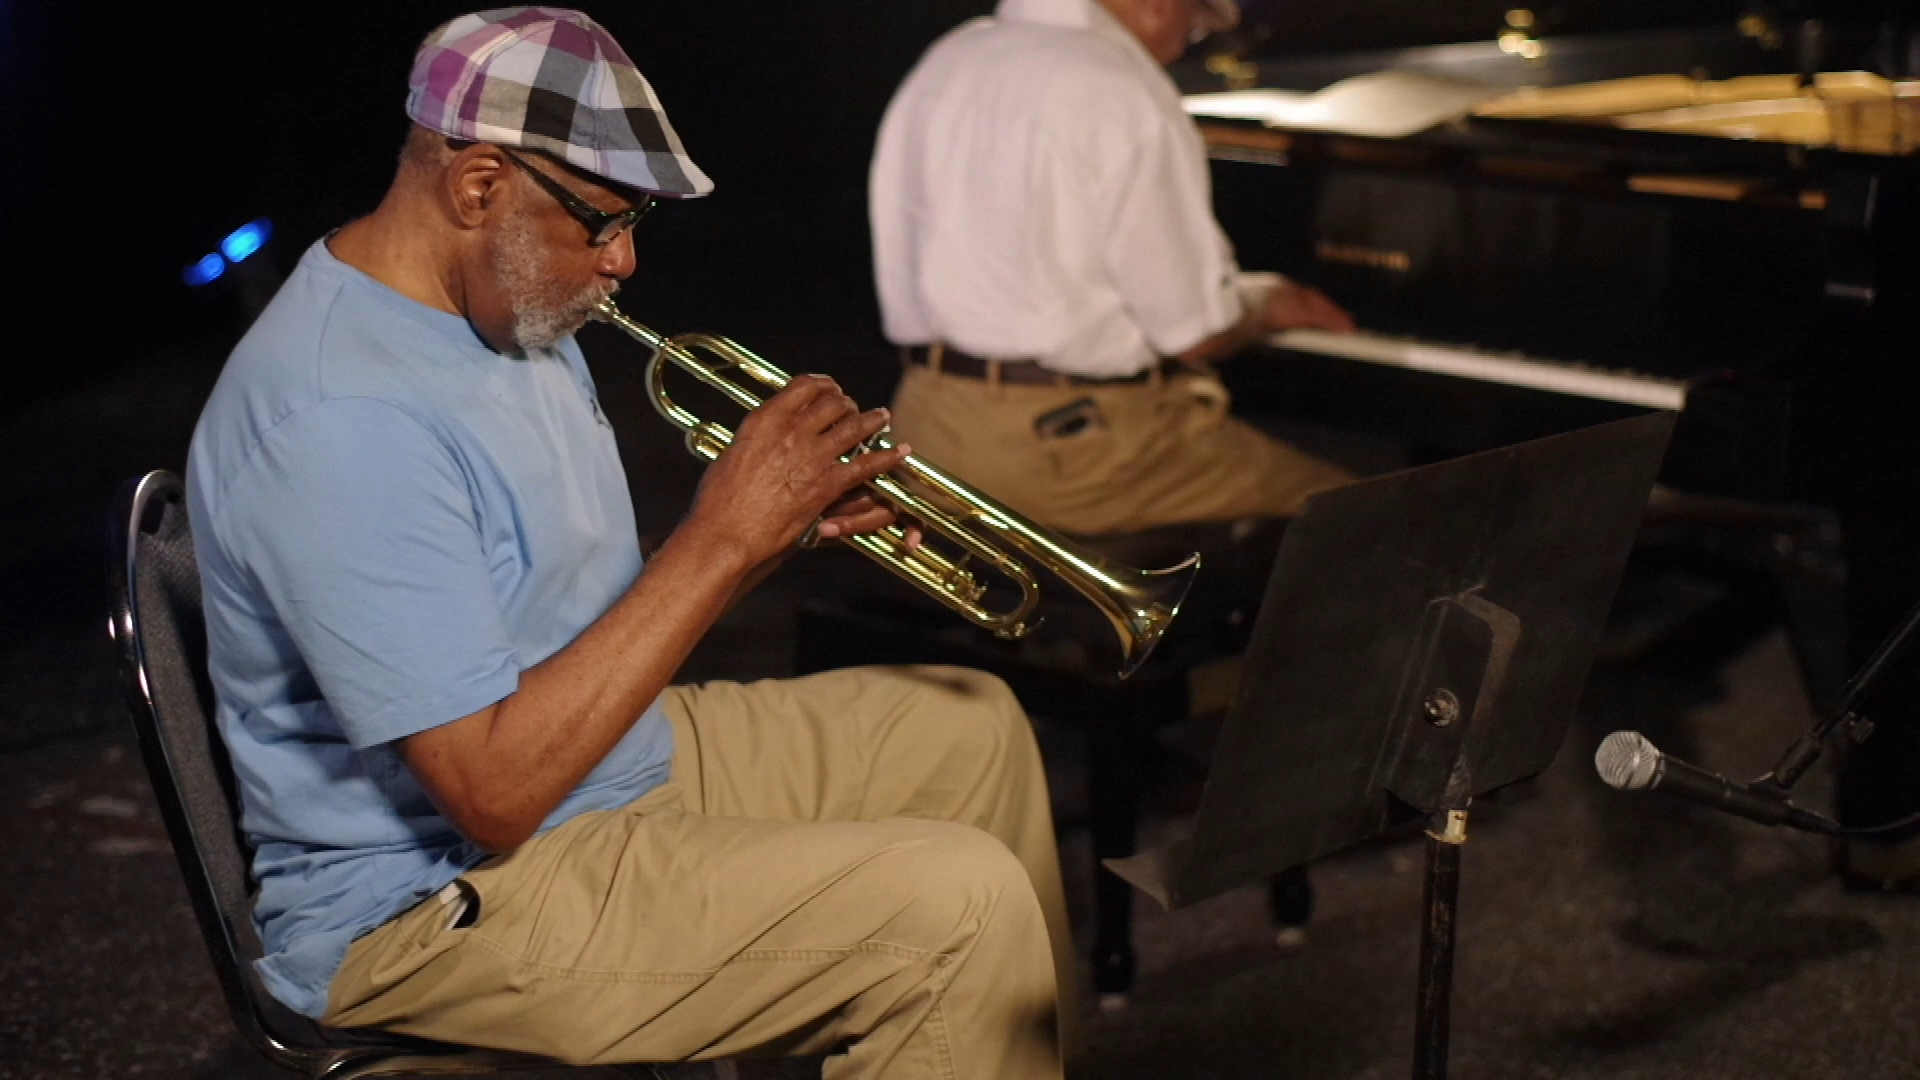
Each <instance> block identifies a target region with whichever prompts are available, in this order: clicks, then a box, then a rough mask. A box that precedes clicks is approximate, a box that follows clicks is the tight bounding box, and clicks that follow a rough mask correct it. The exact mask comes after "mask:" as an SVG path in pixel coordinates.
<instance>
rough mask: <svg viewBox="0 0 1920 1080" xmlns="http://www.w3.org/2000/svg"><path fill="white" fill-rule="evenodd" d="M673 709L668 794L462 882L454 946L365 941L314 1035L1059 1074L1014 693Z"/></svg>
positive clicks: (704, 703) (577, 1057) (992, 1076)
mask: <svg viewBox="0 0 1920 1080" xmlns="http://www.w3.org/2000/svg"><path fill="white" fill-rule="evenodd" d="M663 704H664V705H665V706H666V709H667V712H668V714H669V715H670V717H671V718H672V721H673V728H674V738H675V752H674V761H673V774H672V779H671V780H670V781H669V782H668V783H667V784H666V785H664V786H663V787H661V788H658V789H656V790H655V791H653V792H650V793H649V794H647V795H646V796H644V797H643V798H641V799H639V800H637V801H635V802H634V803H633V804H631V805H629V806H627V807H624V808H621V809H618V810H611V811H604V812H598V813H591V814H583V815H581V816H580V817H578V818H575V819H574V820H572V821H569V822H568V823H567V824H565V825H562V826H561V827H559V828H557V829H554V830H553V831H551V832H549V833H546V834H544V835H542V836H539V837H537V838H535V839H533V840H531V841H529V842H527V843H526V844H524V845H522V846H521V847H520V848H519V849H518V850H516V851H514V852H512V853H511V854H508V855H505V856H501V857H498V858H495V859H492V860H489V861H488V862H486V863H483V864H482V865H480V866H478V867H476V868H475V869H473V870H472V871H470V872H468V873H467V874H466V875H465V876H464V877H463V878H462V881H463V882H465V883H466V885H468V886H470V887H471V889H472V892H473V893H474V894H477V897H478V902H479V917H478V919H477V921H475V922H474V923H473V924H472V925H471V926H470V927H466V928H451V927H450V926H449V922H450V920H449V918H448V915H447V909H446V908H443V907H442V905H440V904H437V903H433V902H428V903H425V904H422V905H420V906H418V907H416V908H414V909H413V910H412V911H410V912H407V913H405V914H403V915H401V916H399V917H397V918H395V919H393V920H392V921H390V922H388V923H387V924H385V925H384V926H382V927H381V928H379V929H378V930H376V931H374V932H373V933H372V934H370V935H368V936H366V937H364V938H361V939H360V940H359V941H357V942H355V943H354V945H353V947H352V949H351V950H350V951H349V952H348V954H347V960H346V964H345V965H344V966H343V967H342V968H341V970H340V973H339V975H338V976H337V977H336V978H335V979H334V982H333V987H332V996H331V1001H330V1005H329V1010H328V1014H327V1016H326V1018H325V1020H326V1022H327V1023H329V1024H334V1025H338V1026H377V1027H382V1028H386V1029H388V1030H392V1031H398V1032H403V1033H406V1034H412V1035H419V1036H424V1037H428V1038H435V1039H443V1040H447V1041H451V1042H459V1043H465V1044H470V1045H482V1046H492V1047H498V1048H502V1049H509V1050H519V1051H524V1052H529V1053H535V1054H543V1055H547V1056H549V1057H555V1058H559V1059H562V1060H565V1061H569V1062H577V1063H593V1064H607V1063H618V1062H635V1061H678V1060H685V1059H695V1058H712V1057H722V1056H730V1055H743V1054H761V1055H772V1054H815V1053H829V1052H832V1051H835V1050H836V1049H840V1048H845V1049H846V1052H845V1053H844V1054H835V1055H834V1056H833V1057H830V1058H828V1059H827V1066H826V1077H827V1078H828V1080H840V1078H852V1077H889V1078H893V1077H903V1078H904V1077H912V1078H922V1077H924V1078H927V1080H1023V1078H1047V1077H1057V1076H1058V1075H1059V1073H1060V1036H1059V1035H1058V1034H1057V1033H1056V1012H1057V1011H1058V1012H1059V1014H1060V1018H1061V1019H1065V1020H1067V1021H1069V1022H1072V1021H1074V1020H1076V1019H1077V1016H1076V1014H1075V1012H1074V1010H1075V1007H1076V1003H1075V998H1074V995H1073V994H1072V993H1071V991H1070V989H1068V991H1067V992H1065V993H1062V992H1061V988H1060V987H1056V983H1055V976H1054V973H1055V970H1056V967H1057V968H1058V969H1059V970H1060V971H1061V972H1063V973H1065V974H1064V975H1063V977H1062V979H1061V980H1060V982H1061V984H1062V987H1067V988H1070V987H1071V974H1072V972H1073V971H1074V970H1075V969H1074V966H1073V963H1072V946H1071V935H1070V934H1069V932H1068V927H1067V921H1066V907H1065V902H1064V899H1063V896H1062V892H1061V884H1060V868H1059V859H1058V854H1057V849H1056V847H1055V841H1054V836H1053V822H1052V816H1051V811H1050V810H1049V806H1048V800H1047V788H1046V779H1045V775H1044V773H1043V772H1042V770H1041V765H1040V758H1039V753H1038V751H1037V749H1036V747H1035V745H1034V741H1033V735H1032V732H1031V730H1030V728H1029V726H1028V723H1027V719H1026V716H1025V714H1024V713H1022V711H1021V709H1020V706H1019V704H1018V703H1017V702H1016V701H1015V700H1014V698H1013V695H1012V694H1011V693H1010V692H1009V691H1008V690H1007V688H1006V686H1005V685H1004V684H1003V683H1001V682H1000V681H999V680H998V679H995V678H994V677H992V676H989V675H984V674H981V673H979V672H974V671H967V670H963V669H958V668H935V667H919V668H864V669H855V670H851V671H838V672H828V673H825V674H821V675H815V676H810V677H807V678H802V679H792V680H784V681H768V682H759V683H753V684H751V685H741V684H738V683H710V684H706V685H703V686H697V687H674V688H671V689H670V690H669V691H668V692H667V694H666V697H665V698H664V701H663ZM1056 1002H1062V1003H1064V1006H1065V1007H1064V1008H1063V1009H1058V1010H1057V1008H1056ZM1066 1037H1068V1038H1072V1037H1073V1035H1072V1033H1071V1032H1070V1031H1069V1032H1068V1033H1067V1036H1066Z"/></svg>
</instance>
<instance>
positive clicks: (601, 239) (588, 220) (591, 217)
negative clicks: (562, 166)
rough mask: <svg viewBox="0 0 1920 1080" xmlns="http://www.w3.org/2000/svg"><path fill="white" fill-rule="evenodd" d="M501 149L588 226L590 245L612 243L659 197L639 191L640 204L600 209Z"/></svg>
mask: <svg viewBox="0 0 1920 1080" xmlns="http://www.w3.org/2000/svg"><path fill="white" fill-rule="evenodd" d="M500 152H501V153H502V154H504V155H506V158H507V160H508V161H511V162H513V163H514V164H515V165H518V166H520V168H521V169H522V170H523V171H525V172H526V174H527V175H528V176H531V177H533V182H534V183H536V184H539V185H540V187H541V189H542V190H544V191H545V192H546V193H547V194H549V195H551V196H553V198H554V201H555V202H558V203H559V204H560V205H561V206H563V207H565V208H566V211H567V213H569V214H572V215H573V217H574V220H576V221H578V222H579V223H580V224H582V225H585V226H586V227H587V243H588V244H589V245H590V246H592V247H601V246H604V245H606V244H611V243H613V242H614V241H615V240H616V239H618V238H619V236H620V234H621V233H623V232H626V231H627V230H628V229H631V228H633V226H634V225H635V223H637V222H638V221H639V220H640V219H641V218H643V217H645V216H647V211H649V210H651V209H653V204H654V203H655V202H657V201H658V200H656V199H655V198H654V197H653V196H652V195H649V194H647V193H645V192H642V193H641V195H640V204H639V205H638V206H635V207H634V208H633V209H631V210H621V211H618V212H610V211H606V210H602V209H600V208H599V207H597V206H595V205H593V204H592V203H590V202H588V201H587V200H585V199H583V198H581V197H580V196H578V195H576V194H574V193H573V192H572V191H569V190H567V187H566V185H564V184H562V183H560V181H558V180H555V179H554V178H553V177H551V176H548V175H547V174H546V173H543V172H541V171H540V170H539V169H536V168H534V167H533V166H531V165H529V164H527V163H526V162H525V161H522V160H521V159H520V155H518V154H516V153H514V152H513V151H511V150H509V149H507V148H506V147H504V146H502V147H501V148H500Z"/></svg>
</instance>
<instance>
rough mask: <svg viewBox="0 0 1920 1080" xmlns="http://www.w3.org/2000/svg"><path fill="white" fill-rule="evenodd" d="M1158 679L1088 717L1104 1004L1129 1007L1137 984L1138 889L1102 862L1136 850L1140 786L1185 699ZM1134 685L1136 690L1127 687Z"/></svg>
mask: <svg viewBox="0 0 1920 1080" xmlns="http://www.w3.org/2000/svg"><path fill="white" fill-rule="evenodd" d="M1154 689H1155V687H1153V686H1152V685H1151V684H1149V685H1146V686H1139V687H1127V686H1125V685H1124V684H1123V686H1122V687H1121V688H1119V689H1117V690H1116V691H1115V692H1114V693H1112V694H1111V695H1110V701H1111V703H1112V705H1113V706H1114V707H1113V708H1111V709H1109V710H1105V715H1101V716H1089V717H1087V724H1086V731H1087V788H1088V790H1087V803H1088V810H1089V812H1090V814H1091V816H1092V819H1093V859H1094V870H1093V888H1094V905H1093V909H1094V943H1093V955H1092V958H1091V959H1092V961H1093V992H1094V995H1095V999H1096V1000H1097V1001H1098V1003H1099V1005H1100V1007H1101V1009H1103V1010H1110V1009H1115V1008H1120V1007H1123V1006H1124V1005H1125V1004H1126V995H1127V993H1128V992H1129V991H1130V990H1131V989H1132V988H1133V978H1134V969H1135V964H1136V962H1135V958H1134V951H1133V886H1131V885H1129V884H1127V883H1126V882H1124V881H1122V880H1120V879H1119V878H1118V877H1116V876H1114V874H1113V873H1112V872H1111V871H1109V870H1107V869H1106V867H1105V866H1104V865H1102V863H1101V861H1102V860H1104V859H1120V858H1125V857H1127V856H1129V855H1132V854H1134V851H1135V848H1136V845H1137V842H1138V840H1137V833H1138V825H1139V820H1140V790H1141V788H1142V787H1143V786H1144V784H1145V782H1146V774H1147V762H1148V755H1149V754H1150V753H1151V752H1152V739H1153V729H1154V726H1155V724H1156V723H1157V722H1158V721H1159V720H1162V719H1164V718H1165V717H1166V716H1168V715H1178V713H1177V711H1175V712H1169V710H1170V708H1171V709H1173V710H1177V709H1178V708H1179V704H1180V703H1179V702H1178V701H1169V700H1167V699H1168V696H1169V695H1167V694H1165V693H1154V692H1153V690H1154ZM1129 690H1132V691H1134V692H1127V691H1129Z"/></svg>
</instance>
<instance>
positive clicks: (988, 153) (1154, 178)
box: [869, 0, 1353, 536]
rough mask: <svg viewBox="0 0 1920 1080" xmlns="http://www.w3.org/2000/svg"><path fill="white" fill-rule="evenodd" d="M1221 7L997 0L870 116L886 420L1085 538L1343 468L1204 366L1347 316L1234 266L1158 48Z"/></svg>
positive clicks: (1288, 510)
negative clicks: (1261, 422)
mask: <svg viewBox="0 0 1920 1080" xmlns="http://www.w3.org/2000/svg"><path fill="white" fill-rule="evenodd" d="M1236 17H1237V9H1236V8H1235V7H1234V5H1233V4H1231V3H1229V2H1225V0H1001V3H1000V4H999V6H998V8H997V9H996V10H995V13H994V15H993V16H992V17H990V18H982V19H976V20H974V21H971V22H968V23H966V24H964V25H962V26H960V27H958V28H957V29H955V30H953V31H951V32H950V33H948V34H947V35H946V36H945V37H943V38H941V39H940V40H939V41H938V42H936V43H935V44H934V45H933V46H932V47H931V48H930V49H928V50H927V52H926V54H925V55H924V56H923V57H921V59H920V61H919V63H918V64H917V65H916V66H915V67H914V69H913V70H912V72H911V73H910V74H909V75H908V76H907V78H906V80H905V81H904V82H903V83H902V84H901V85H900V87H899V89H898V90H897V91H896V93H895V95H894V97H893V100H892V102H891V104H890V105H889V106H888V108H887V111H886V114H885V117H884V119H883V121H882V123H881V127H880V132H879V138H878V142H877V144H876V148H875V151H874V156H873V162H872V167H871V173H870V185H869V187H870V194H871V203H870V206H869V213H870V216H871V223H872V231H873V254H874V269H875V275H876V279H877V280H876V283H877V287H878V291H879V297H880V306H881V313H882V316H883V319H884V322H885V330H886V334H887V337H888V338H889V339H890V340H891V341H893V342H894V343H895V344H897V345H899V346H900V347H901V351H902V354H903V356H904V358H905V361H906V369H905V371H904V373H903V375H902V378H901V382H900V386H899V389H898V392H897V393H896V395H895V397H894V400H893V409H892V412H893V429H894V431H895V432H896V433H898V434H899V436H900V437H901V438H903V439H905V440H906V441H908V442H910V443H912V444H913V445H914V446H915V448H916V450H917V452H919V453H921V454H923V455H925V456H926V457H927V458H928V459H930V460H933V461H937V462H939V463H940V464H941V466H942V467H943V468H946V469H948V470H950V471H951V472H953V473H954V474H955V475H957V476H959V477H960V478H961V479H963V480H965V481H967V482H968V483H971V484H975V485H977V486H979V487H980V488H981V489H982V490H984V491H985V492H986V493H987V494H989V495H992V496H993V497H995V498H997V499H999V500H1001V501H1002V502H1005V503H1006V504H1007V505H1008V506H1010V507H1012V508H1013V509H1014V510H1016V511H1018V512H1020V513H1022V514H1025V515H1027V516H1029V517H1031V518H1033V519H1034V520H1036V521H1038V522H1040V523H1042V524H1044V525H1048V526H1051V527H1054V528H1058V529H1061V530H1064V531H1067V532H1071V533H1076V534H1082V535H1094V536H1098V535H1103V534H1117V533H1127V532H1132V531H1136V530H1141V529H1146V528H1150V527H1154V526H1162V525H1169V524H1175V523H1191V522H1231V521H1236V520H1240V519H1246V518H1284V517H1288V516H1291V515H1293V514H1295V513H1297V512H1298V511H1299V509H1300V507H1301V504H1302V503H1303V502H1304V501H1305V500H1306V499H1307V498H1308V497H1309V496H1310V495H1312V494H1314V493H1315V492H1318V491H1324V490H1326V489H1328V488H1331V487H1335V486H1338V485H1340V484H1344V483H1347V482H1349V481H1350V480H1351V479H1352V475H1351V474H1350V473H1349V472H1348V471H1347V470H1345V469H1344V468H1342V467H1340V466H1338V465H1336V464H1334V463H1332V462H1330V461H1326V460H1323V459H1321V458H1319V457H1316V456H1314V455H1313V454H1310V453H1307V452H1306V451H1303V450H1301V449H1299V448H1297V447H1295V446H1292V445H1290V444H1288V443H1286V442H1283V441H1281V440H1279V439H1276V438H1274V437H1272V436H1270V435H1268V434H1266V433H1264V432H1262V431H1260V430H1259V429H1257V428H1255V427H1253V426H1251V425H1249V424H1247V423H1245V422H1243V421H1241V420H1238V419H1236V418H1235V417H1234V416H1233V415H1232V414H1231V410H1230V401H1229V396H1228V393H1227V391H1226V388H1225V387H1224V386H1223V384H1222V383H1221V382H1220V380H1219V379H1218V378H1217V377H1216V375H1215V374H1214V373H1213V371H1212V366H1213V365H1214V364H1216V363H1218V362H1220V361H1222V360H1225V359H1227V358H1229V357H1231V356H1233V355H1234V354H1235V353H1237V352H1239V351H1241V350H1242V349H1243V348H1245V347H1246V346H1248V345H1250V344H1252V343H1254V342H1257V341H1259V340H1261V339H1262V338H1265V337H1266V336H1267V335H1269V334H1272V333H1274V332H1277V331H1280V330H1285V329H1289V328H1313V329H1318V330H1323V331H1328V332H1331V333H1336V334H1339V333H1346V332H1349V331H1351V330H1352V329H1353V322H1352V320H1351V318H1349V316H1348V315H1347V313H1346V312H1345V311H1343V310H1341V309H1340V307H1339V306H1337V305H1336V304H1334V303H1333V302H1332V301H1331V300H1329V299H1328V298H1327V297H1326V296H1325V295H1324V294H1322V293H1321V292H1320V291H1319V290H1317V289H1314V288H1311V287H1309V286H1307V285H1304V284H1300V283H1298V282H1292V281H1287V280H1283V279H1280V278H1278V277H1275V276H1274V275H1245V274H1242V273H1241V272H1240V270H1239V267H1238V266H1237V265H1236V263H1235V260H1234V254H1233V250H1232V247H1231V245H1229V244H1228V242H1227V240H1226V238H1225V236H1224V234H1223V233H1222V232H1221V229H1220V226H1219V224H1218V223H1217V222H1216V221H1215V220H1214V217H1213V210H1212V204H1211V202H1210V196H1209V187H1208V180H1207V161H1206V154H1205V150H1204V147H1203V146H1202V145H1201V142H1200V139H1199V136H1198V134H1197V133H1196V131H1195V128H1194V124H1193V122H1192V120H1191V119H1190V118H1189V117H1188V116H1187V114H1186V113H1185V112H1184V111H1183V110H1182V108H1181V101H1180V95H1179V91H1178V90H1177V89H1176V88H1175V86H1174V84H1173V82H1172V80H1171V79H1170V78H1169V77H1168V75H1167V73H1166V71H1165V70H1164V69H1165V66H1166V65H1167V64H1169V63H1171V62H1173V61H1174V60H1176V59H1178V58H1179V57H1180V56H1181V55H1182V54H1183V53H1184V52H1185V51H1186V49H1187V47H1188V45H1189V44H1190V43H1191V42H1193V41H1195V40H1198V39H1199V38H1201V37H1204V36H1205V35H1206V34H1208V33H1210V32H1213V31H1215V30H1220V29H1224V28H1226V27H1228V26H1231V25H1232V23H1233V21H1234V20H1235V18H1236Z"/></svg>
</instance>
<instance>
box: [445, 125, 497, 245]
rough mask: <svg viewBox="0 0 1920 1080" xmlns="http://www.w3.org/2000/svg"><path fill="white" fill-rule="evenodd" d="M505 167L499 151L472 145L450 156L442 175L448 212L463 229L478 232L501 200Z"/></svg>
mask: <svg viewBox="0 0 1920 1080" xmlns="http://www.w3.org/2000/svg"><path fill="white" fill-rule="evenodd" d="M506 166H507V163H506V160H505V159H504V158H502V157H501V154H500V148H499V147H497V146H490V145H488V144H486V143H474V144H473V145H471V146H468V147H465V148H464V149H462V150H461V151H460V152H459V153H457V154H455V155H454V156H453V160H452V161H450V162H448V163H447V167H446V169H445V171H444V172H443V173H442V174H441V179H442V188H443V196H444V197H445V199H446V201H447V212H448V214H449V215H450V216H451V217H452V218H453V220H454V222H455V223H456V224H458V225H459V226H460V227H461V228H464V229H477V228H479V227H480V226H481V224H482V223H484V222H485V221H486V219H487V212H488V210H489V208H491V207H492V206H493V205H494V204H495V203H496V202H497V201H498V200H499V199H500V197H501V195H502V194H503V192H502V191H501V187H502V185H504V184H505V183H506V178H507V169H506Z"/></svg>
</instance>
